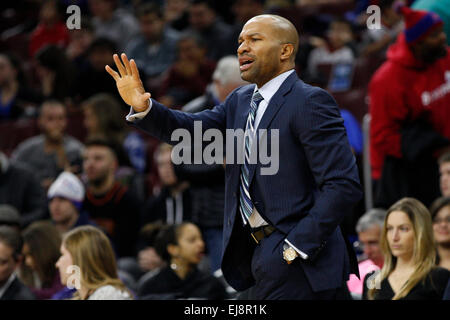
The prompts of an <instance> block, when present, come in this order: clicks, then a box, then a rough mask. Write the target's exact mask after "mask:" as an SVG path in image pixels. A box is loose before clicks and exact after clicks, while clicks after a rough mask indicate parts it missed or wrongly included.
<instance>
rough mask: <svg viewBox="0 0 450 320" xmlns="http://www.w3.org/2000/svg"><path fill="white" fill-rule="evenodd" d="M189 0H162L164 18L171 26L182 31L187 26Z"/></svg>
mask: <svg viewBox="0 0 450 320" xmlns="http://www.w3.org/2000/svg"><path fill="white" fill-rule="evenodd" d="M189 2H190V0H166V1H164V20H165V21H166V22H167V23H168V24H169V26H170V27H171V28H173V29H175V30H177V31H183V30H186V29H187V28H188V27H189V12H188V8H189V5H190V3H189Z"/></svg>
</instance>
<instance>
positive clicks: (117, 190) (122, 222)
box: [83, 139, 141, 258]
mask: <svg viewBox="0 0 450 320" xmlns="http://www.w3.org/2000/svg"><path fill="white" fill-rule="evenodd" d="M114 149H115V147H114V146H112V145H111V144H110V143H108V142H107V141H105V140H101V139H97V140H89V141H88V142H87V143H86V150H85V153H84V158H83V172H84V174H85V176H86V180H87V190H86V196H85V199H84V202H83V208H84V209H85V210H86V211H87V212H88V213H89V217H90V218H91V219H92V220H93V221H94V222H95V223H96V224H97V225H98V226H100V228H101V229H103V231H105V233H106V234H107V235H108V236H110V237H111V240H112V243H113V247H114V249H115V251H116V253H117V255H118V257H119V258H120V257H134V256H135V255H136V242H137V235H138V232H139V227H140V223H139V222H140V210H141V204H140V201H139V199H138V198H136V196H135V195H134V194H133V193H132V192H130V191H129V189H128V188H126V187H124V186H122V185H121V184H120V183H119V182H118V181H117V180H116V178H115V172H116V170H117V167H118V161H117V156H116V152H115V151H114Z"/></svg>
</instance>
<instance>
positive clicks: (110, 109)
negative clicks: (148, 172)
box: [83, 90, 147, 174]
mask: <svg viewBox="0 0 450 320" xmlns="http://www.w3.org/2000/svg"><path fill="white" fill-rule="evenodd" d="M116 91H117V90H116ZM83 112H84V126H85V127H86V129H87V139H93V138H101V139H108V140H111V141H112V143H114V144H117V145H118V146H121V147H122V148H119V150H118V151H120V154H119V155H118V157H119V166H121V167H122V166H124V167H129V166H132V167H133V168H134V170H135V171H136V172H138V173H140V174H142V173H144V172H145V169H146V166H147V163H146V161H147V154H146V145H145V141H144V139H143V138H142V137H141V136H140V135H139V134H138V133H137V132H136V131H134V130H129V127H128V126H127V125H126V123H125V122H124V121H123V112H122V108H121V105H120V103H119V101H117V100H116V99H115V98H114V96H111V95H109V94H106V93H99V94H96V95H94V96H92V97H91V98H89V99H88V100H86V101H84V102H83Z"/></svg>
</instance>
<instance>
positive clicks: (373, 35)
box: [360, 0, 405, 56]
mask: <svg viewBox="0 0 450 320" xmlns="http://www.w3.org/2000/svg"><path fill="white" fill-rule="evenodd" d="M394 3H395V0H380V1H378V6H379V8H380V11H381V25H380V28H373V29H367V31H365V33H364V34H363V36H362V42H361V44H360V47H361V48H360V51H361V54H362V55H365V56H368V55H372V54H383V55H385V54H386V50H387V48H388V46H389V45H390V44H392V43H393V42H395V39H397V36H398V34H399V33H400V32H401V31H402V30H403V29H404V28H405V24H404V23H403V21H402V17H401V15H399V14H398V13H397V12H396V10H395V8H394Z"/></svg>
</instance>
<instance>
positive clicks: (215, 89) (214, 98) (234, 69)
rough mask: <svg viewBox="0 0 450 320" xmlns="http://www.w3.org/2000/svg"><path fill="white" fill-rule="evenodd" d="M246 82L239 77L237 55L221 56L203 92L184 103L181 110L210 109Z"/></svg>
mask: <svg viewBox="0 0 450 320" xmlns="http://www.w3.org/2000/svg"><path fill="white" fill-rule="evenodd" d="M246 84H248V82H247V81H244V80H242V78H241V73H240V70H239V61H238V59H237V57H236V56H226V57H223V58H222V59H220V60H219V62H218V63H217V65H216V68H215V70H214V73H213V75H212V82H211V83H210V84H209V85H208V86H207V88H206V90H205V93H204V94H203V95H202V96H200V97H197V98H195V99H194V100H192V101H190V102H188V103H187V104H185V105H184V106H183V108H182V110H183V111H186V112H191V113H195V112H200V111H203V110H205V109H211V108H213V107H214V106H215V105H218V104H219V103H222V102H223V101H225V99H226V98H227V96H228V95H229V94H230V93H231V92H232V91H233V90H234V89H236V88H237V87H240V86H243V85H246Z"/></svg>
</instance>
